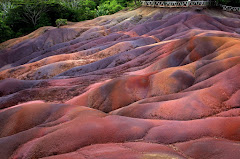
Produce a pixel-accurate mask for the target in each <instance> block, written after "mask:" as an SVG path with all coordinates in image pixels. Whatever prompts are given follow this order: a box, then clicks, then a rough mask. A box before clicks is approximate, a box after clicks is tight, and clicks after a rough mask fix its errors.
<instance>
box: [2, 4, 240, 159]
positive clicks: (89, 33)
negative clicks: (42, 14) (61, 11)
mask: <svg viewBox="0 0 240 159" xmlns="http://www.w3.org/2000/svg"><path fill="white" fill-rule="evenodd" d="M0 48H1V50H0V80H1V81H0V121H1V122H0V145H1V146H0V158H1V159H7V158H13V159H15V158H21V159H30V158H45V159H63V158H68V159H73V158H78V159H95V158H97V159H135V158H136V159H157V158H169V159H170V158H187V159H192V158H193V159H204V158H206V159H210V158H212V159H215V158H216V159H218V158H221V159H224V158H226V159H228V158H231V159H237V158H239V155H240V151H239V146H240V131H239V128H240V80H239V79H240V14H237V13H230V12H225V11H222V10H215V9H204V10H202V11H199V10H198V11H196V10H195V9H194V8H170V9H169V8H150V7H140V8H138V9H136V10H133V11H120V12H118V13H116V14H113V15H107V16H102V17H98V18H95V19H93V20H88V21H83V22H79V23H72V24H71V25H67V26H63V27H61V28H55V27H43V28H40V29H38V30H36V31H35V32H33V33H31V34H29V35H27V36H25V37H20V38H17V39H11V40H9V41H6V42H4V43H2V44H0Z"/></svg>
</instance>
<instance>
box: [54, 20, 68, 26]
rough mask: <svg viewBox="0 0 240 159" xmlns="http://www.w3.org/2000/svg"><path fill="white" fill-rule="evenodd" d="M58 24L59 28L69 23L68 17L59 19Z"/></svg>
mask: <svg viewBox="0 0 240 159" xmlns="http://www.w3.org/2000/svg"><path fill="white" fill-rule="evenodd" d="M56 25H57V27H58V28H59V27H60V26H63V25H67V19H57V20H56Z"/></svg>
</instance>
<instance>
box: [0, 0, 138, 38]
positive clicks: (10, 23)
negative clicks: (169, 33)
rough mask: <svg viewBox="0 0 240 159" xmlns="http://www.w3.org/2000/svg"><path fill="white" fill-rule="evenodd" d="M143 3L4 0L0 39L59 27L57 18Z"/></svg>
mask: <svg viewBox="0 0 240 159" xmlns="http://www.w3.org/2000/svg"><path fill="white" fill-rule="evenodd" d="M139 5H140V3H139V1H138V0H0V42H3V41H6V40H8V39H11V38H15V37H19V36H22V35H25V34H28V33H30V32H32V31H34V30H36V29H38V28H39V27H42V26H56V24H55V22H56V20H57V19H67V20H68V21H73V22H78V21H83V20H88V19H93V18H95V17H98V16H102V15H108V14H113V13H115V12H118V11H120V10H122V9H124V8H126V7H128V8H130V9H131V8H134V7H137V6H139Z"/></svg>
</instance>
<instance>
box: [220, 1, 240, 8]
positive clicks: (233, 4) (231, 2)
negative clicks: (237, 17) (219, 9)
mask: <svg viewBox="0 0 240 159" xmlns="http://www.w3.org/2000/svg"><path fill="white" fill-rule="evenodd" d="M216 1H217V2H218V3H219V4H223V5H229V6H233V7H240V0H216Z"/></svg>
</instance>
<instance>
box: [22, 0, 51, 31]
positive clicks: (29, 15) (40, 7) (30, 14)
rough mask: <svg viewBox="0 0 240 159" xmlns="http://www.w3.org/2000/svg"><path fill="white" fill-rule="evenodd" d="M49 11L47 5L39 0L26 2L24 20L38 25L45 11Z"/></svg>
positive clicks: (34, 25)
mask: <svg viewBox="0 0 240 159" xmlns="http://www.w3.org/2000/svg"><path fill="white" fill-rule="evenodd" d="M45 12H47V5H46V4H44V3H42V2H41V1H39V0H35V1H33V3H26V4H25V5H24V6H23V19H22V20H23V21H24V22H26V23H29V24H32V25H33V27H36V25H37V24H38V21H39V20H40V18H41V17H42V15H43V13H45Z"/></svg>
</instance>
